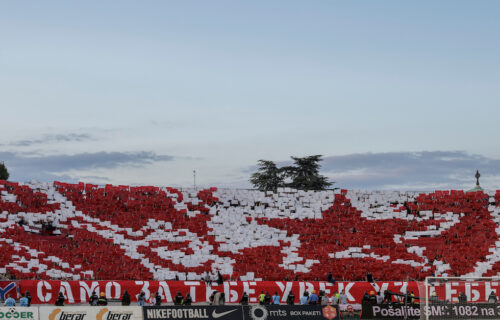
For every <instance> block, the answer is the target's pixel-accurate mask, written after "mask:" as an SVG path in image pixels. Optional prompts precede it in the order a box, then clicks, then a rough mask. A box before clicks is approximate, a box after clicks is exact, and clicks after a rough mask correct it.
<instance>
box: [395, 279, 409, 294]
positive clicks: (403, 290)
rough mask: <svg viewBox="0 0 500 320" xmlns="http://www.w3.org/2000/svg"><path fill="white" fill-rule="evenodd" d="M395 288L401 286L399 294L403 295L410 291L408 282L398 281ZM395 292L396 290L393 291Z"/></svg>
mask: <svg viewBox="0 0 500 320" xmlns="http://www.w3.org/2000/svg"><path fill="white" fill-rule="evenodd" d="M394 286H401V288H400V289H399V292H400V293H403V294H405V293H406V291H407V290H408V282H399V281H397V282H394ZM393 292H394V290H393Z"/></svg>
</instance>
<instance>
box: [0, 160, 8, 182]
mask: <svg viewBox="0 0 500 320" xmlns="http://www.w3.org/2000/svg"><path fill="white" fill-rule="evenodd" d="M9 176H10V175H9V171H8V170H7V167H6V166H5V163H3V162H2V163H0V180H8V179H9Z"/></svg>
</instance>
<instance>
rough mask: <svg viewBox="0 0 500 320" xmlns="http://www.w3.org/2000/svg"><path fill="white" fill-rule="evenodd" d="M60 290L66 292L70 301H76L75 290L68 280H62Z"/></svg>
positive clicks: (65, 294)
mask: <svg viewBox="0 0 500 320" xmlns="http://www.w3.org/2000/svg"><path fill="white" fill-rule="evenodd" d="M59 290H60V292H62V293H63V294H64V296H65V297H66V300H67V302H68V303H75V298H74V297H73V291H72V290H71V286H70V285H69V283H68V281H61V287H60V289H59Z"/></svg>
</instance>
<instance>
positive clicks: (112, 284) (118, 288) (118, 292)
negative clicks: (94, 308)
mask: <svg viewBox="0 0 500 320" xmlns="http://www.w3.org/2000/svg"><path fill="white" fill-rule="evenodd" d="M113 287H115V295H114V296H113V294H112V293H111V289H113ZM121 291H122V288H121V286H120V284H119V283H118V282H115V281H111V282H108V283H106V297H107V298H110V299H120V298H121Z"/></svg>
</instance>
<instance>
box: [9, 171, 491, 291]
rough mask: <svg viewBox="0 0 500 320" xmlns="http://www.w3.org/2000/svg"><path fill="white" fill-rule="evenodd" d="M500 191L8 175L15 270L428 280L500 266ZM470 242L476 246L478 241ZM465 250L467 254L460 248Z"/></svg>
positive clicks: (136, 276) (130, 276) (16, 275)
mask: <svg viewBox="0 0 500 320" xmlns="http://www.w3.org/2000/svg"><path fill="white" fill-rule="evenodd" d="M499 199H500V193H499V192H498V191H497V192H487V193H483V192H470V193H464V192H463V191H454V190H452V191H436V192H432V193H414V192H364V191H363V192H361V191H347V190H335V191H320V192H313V191H308V192H306V191H297V190H291V189H286V188H284V189H279V190H278V191H277V192H261V191H255V190H217V189H215V188H211V189H206V190H194V189H175V188H159V187H129V186H111V185H106V186H102V187H99V186H96V185H91V184H83V183H79V184H67V183H61V182H54V183H53V184H48V183H28V184H21V183H15V182H7V181H0V212H1V213H0V233H1V238H0V250H2V253H3V254H2V255H1V256H0V274H3V275H4V277H6V278H9V279H71V280H81V279H97V280H99V279H102V280H104V279H116V280H176V279H179V280H217V278H214V275H216V274H217V272H220V274H221V276H222V278H223V279H224V280H229V279H233V280H241V281H259V280H280V281H283V280H289V281H290V280H299V281H304V280H308V281H310V280H324V279H326V277H327V274H328V273H329V272H331V273H332V275H331V279H336V280H346V281H355V280H365V277H366V273H367V272H368V271H369V272H371V274H372V275H373V278H375V279H381V280H406V279H416V280H422V279H423V278H424V277H426V276H430V275H434V276H440V275H442V276H455V275H457V276H462V275H468V276H493V275H497V274H498V273H499V271H500V255H499V252H500V247H499V244H500V242H499V241H498V238H499V237H498V232H499V230H500V228H499V226H498V223H499V221H500V219H499V213H500V208H499V207H498V206H497V205H498V204H499V203H500V201H499ZM471 248H473V250H470V249H471ZM464 252H467V254H464Z"/></svg>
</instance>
